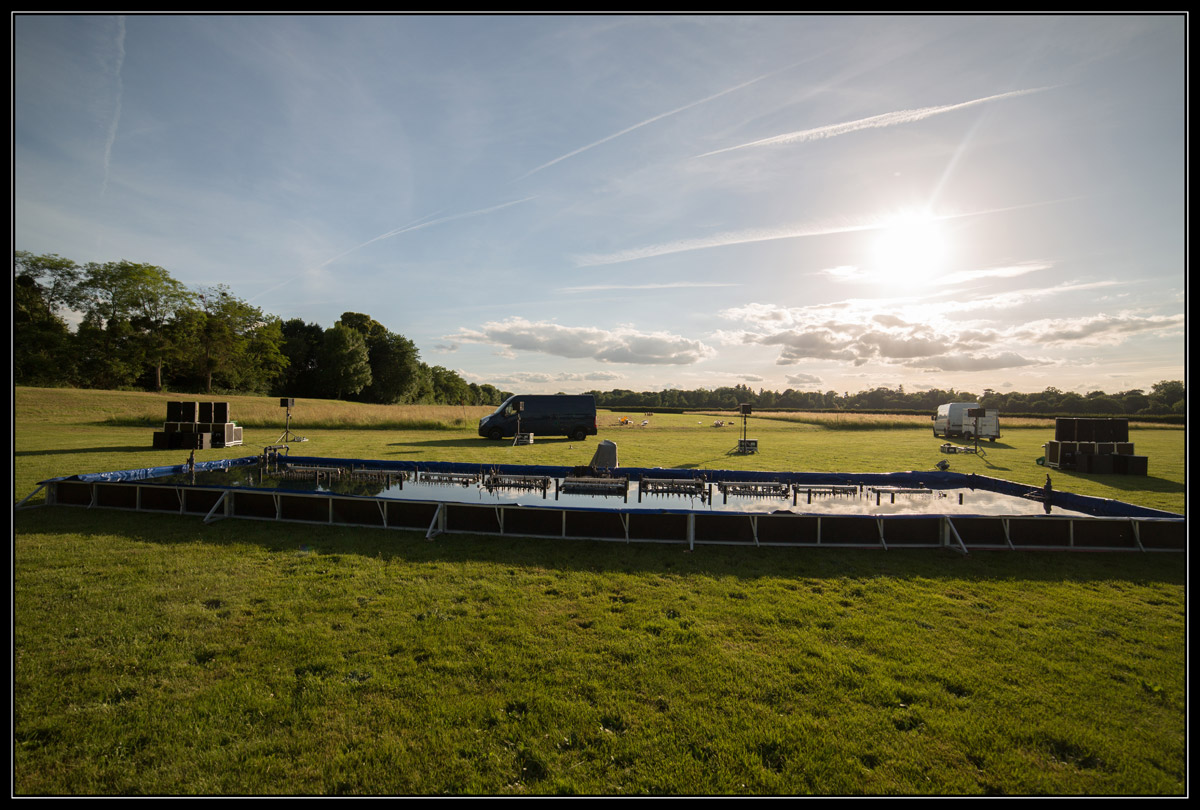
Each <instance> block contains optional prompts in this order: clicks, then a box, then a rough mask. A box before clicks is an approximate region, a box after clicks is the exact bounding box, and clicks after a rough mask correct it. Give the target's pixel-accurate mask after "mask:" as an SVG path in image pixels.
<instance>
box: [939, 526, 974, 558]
mask: <svg viewBox="0 0 1200 810" xmlns="http://www.w3.org/2000/svg"><path fill="white" fill-rule="evenodd" d="M943 520H945V521H946V526H947V527H949V529H950V534H952V535H954V539H955V540H957V541H958V546H959V548H960V549H962V553H963V554H967V553H969V552H968V551H967V544H966V543H964V542H963V539H962V538H961V537H959V535H958V529H956V528H954V522H953V521H952V520H950V518H943Z"/></svg>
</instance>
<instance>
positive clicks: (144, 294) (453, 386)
mask: <svg viewBox="0 0 1200 810" xmlns="http://www.w3.org/2000/svg"><path fill="white" fill-rule="evenodd" d="M13 275H14V278H13V382H14V383H15V384H17V385H43V386H59V385H71V386H75V387H80V388H107V389H130V388H137V389H143V390H147V391H163V390H171V391H179V392H192V393H206V394H211V393H215V392H222V393H245V394H263V395H271V396H294V397H305V398H310V399H346V400H352V401H358V402H371V403H379V404H388V405H391V404H397V403H428V404H454V405H460V404H461V405H499V404H500V403H501V402H502V401H503V400H504V399H505V397H507V396H508V394H507V392H503V391H500V390H499V389H498V388H496V387H495V386H492V385H477V384H475V383H468V382H466V381H465V380H463V378H462V377H461V376H460V375H459V374H458V373H457V372H455V371H452V370H450V369H446V368H443V367H441V366H431V365H429V364H427V363H425V362H422V361H421V359H420V352H419V351H418V349H417V347H416V345H414V344H413V342H412V341H411V340H409V339H408V338H406V337H404V336H403V335H399V334H396V333H394V332H391V331H389V330H388V329H386V328H385V327H384V326H383V325H382V324H380V323H379V322H378V321H376V320H374V319H373V318H371V317H369V316H368V315H364V314H361V313H357V312H346V313H343V314H342V316H341V318H339V319H338V321H337V323H335V324H333V325H332V326H330V327H328V328H323V327H322V326H320V325H319V324H316V323H306V322H305V321H303V320H302V319H299V318H293V319H290V320H286V321H285V320H283V319H281V318H279V317H278V316H275V315H271V314H268V313H265V312H263V311H262V310H261V309H260V308H258V307H256V306H253V305H251V304H249V303H248V302H246V301H244V300H242V299H240V298H238V297H237V296H236V295H234V294H233V293H232V292H231V291H230V290H229V288H228V287H226V286H225V285H216V286H214V287H205V288H198V289H191V288H189V287H187V286H186V285H184V284H182V283H181V282H179V281H178V280H176V279H174V278H172V277H171V274H170V273H168V272H167V271H166V270H164V269H163V268H161V267H158V266H155V265H150V264H139V263H136V262H129V261H117V262H103V263H100V262H92V263H88V264H84V265H79V264H76V263H75V262H73V261H71V260H70V259H64V258H62V257H60V256H58V255H56V254H48V255H41V256H35V255H33V254H31V253H28V252H26V251H16V252H15V253H14V256H13ZM68 315H69V316H71V318H72V320H77V321H78V324H77V326H76V327H75V328H74V329H71V327H70V325H69V323H68V320H67V316H68Z"/></svg>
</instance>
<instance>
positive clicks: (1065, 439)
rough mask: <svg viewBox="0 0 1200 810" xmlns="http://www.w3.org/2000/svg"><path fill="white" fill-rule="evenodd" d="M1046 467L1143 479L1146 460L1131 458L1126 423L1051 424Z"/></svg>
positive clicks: (1065, 420)
mask: <svg viewBox="0 0 1200 810" xmlns="http://www.w3.org/2000/svg"><path fill="white" fill-rule="evenodd" d="M1046 466H1047V467H1055V468H1057V469H1060V470H1075V471H1076V472H1084V473H1117V474H1119V475H1146V470H1147V466H1148V465H1147V458H1146V456H1138V455H1134V452H1133V442H1131V441H1129V420H1128V419H1073V418H1071V419H1068V418H1059V419H1055V420H1054V441H1052V442H1047V443H1046Z"/></svg>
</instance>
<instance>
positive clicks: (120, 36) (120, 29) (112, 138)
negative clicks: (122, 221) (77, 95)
mask: <svg viewBox="0 0 1200 810" xmlns="http://www.w3.org/2000/svg"><path fill="white" fill-rule="evenodd" d="M124 64H125V18H124V17H117V67H116V70H115V71H114V72H115V74H116V82H117V99H116V104H115V105H114V106H115V109H114V110H113V117H112V120H111V121H110V122H109V124H108V137H107V138H106V139H105V141H104V182H103V184H102V185H101V186H100V196H101V197H103V196H104V194H105V192H107V191H108V175H109V168H110V166H111V164H112V149H113V144H114V143H116V140H117V126H118V125H119V124H120V123H121V96H122V95H124V92H125V91H124V86H123V85H122V83H121V66H122V65H124Z"/></svg>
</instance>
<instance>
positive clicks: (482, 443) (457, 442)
mask: <svg viewBox="0 0 1200 810" xmlns="http://www.w3.org/2000/svg"><path fill="white" fill-rule="evenodd" d="M534 441H535V442H536V443H537V444H549V445H564V444H566V445H570V444H578V445H581V446H587V445H590V444H591V443H593V442H594V441H595V439H594V438H590V439H584V440H583V441H576V440H575V439H571V438H568V437H566V436H547V437H545V438H543V437H541V436H537V437H535V439H534ZM512 443H513V441H512V439H501V440H500V441H493V440H491V439H484V438H481V437H475V438H470V439H422V440H421V441H415V442H391V443H390V444H388V445H386V446H387V447H417V448H433V447H467V448H473V449H478V448H480V447H483V448H488V447H495V448H499V447H511V446H512Z"/></svg>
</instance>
